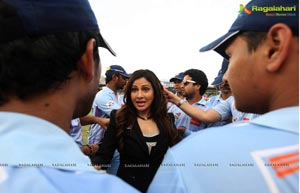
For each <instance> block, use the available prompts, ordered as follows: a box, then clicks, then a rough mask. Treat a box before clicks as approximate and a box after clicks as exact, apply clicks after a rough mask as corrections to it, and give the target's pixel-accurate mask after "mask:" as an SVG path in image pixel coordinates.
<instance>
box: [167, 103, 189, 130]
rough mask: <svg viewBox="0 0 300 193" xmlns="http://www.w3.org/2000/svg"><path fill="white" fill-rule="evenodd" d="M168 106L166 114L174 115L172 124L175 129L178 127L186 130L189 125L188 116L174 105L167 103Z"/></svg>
mask: <svg viewBox="0 0 300 193" xmlns="http://www.w3.org/2000/svg"><path fill="white" fill-rule="evenodd" d="M168 104H170V105H169V109H168V113H172V114H173V115H174V117H175V122H174V124H175V126H176V128H178V127H185V128H188V127H189V125H190V117H189V116H188V115H186V114H185V112H183V111H182V110H181V109H180V108H179V107H177V106H176V105H174V104H172V103H168Z"/></svg>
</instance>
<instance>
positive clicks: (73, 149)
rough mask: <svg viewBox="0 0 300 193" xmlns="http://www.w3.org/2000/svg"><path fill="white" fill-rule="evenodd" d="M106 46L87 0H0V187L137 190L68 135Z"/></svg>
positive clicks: (87, 102) (37, 191)
mask: <svg viewBox="0 0 300 193" xmlns="http://www.w3.org/2000/svg"><path fill="white" fill-rule="evenodd" d="M98 47H103V48H106V49H108V50H109V51H110V52H111V53H112V54H114V52H113V50H112V49H111V48H110V47H109V45H108V44H107V43H106V41H105V40H104V39H103V37H102V36H101V34H100V32H99V26H98V24H97V20H96V18H95V15H94V13H93V11H92V9H91V7H90V5H89V2H88V1H87V0H26V1H25V0H1V1H0V74H1V75H0V154H1V158H0V166H1V167H0V192H1V193H11V192H14V193H23V192H30V193H41V192H51V193H58V192H59V193H63V192H65V193H67V192H68V193H69V192H72V193H76V192H77V193H79V192H88V193H92V192H95V193H96V192H99V191H100V192H114V193H115V192H136V190H135V189H133V188H132V187H130V186H129V185H127V184H126V183H124V182H123V181H122V180H120V179H118V178H116V177H115V176H110V175H106V174H101V173H99V172H98V171H96V170H95V169H94V168H93V167H92V165H91V163H90V160H89V158H88V157H86V156H85V155H84V154H83V153H82V152H81V151H80V149H79V148H78V146H77V145H76V143H75V142H74V140H73V139H72V138H71V137H70V136H69V134H68V133H69V130H70V122H71V119H73V118H76V117H82V116H84V115H86V114H87V113H89V111H90V109H91V105H92V102H93V99H94V96H95V94H96V92H97V88H98V82H99V78H100V74H101V63H100V57H99V53H98Z"/></svg>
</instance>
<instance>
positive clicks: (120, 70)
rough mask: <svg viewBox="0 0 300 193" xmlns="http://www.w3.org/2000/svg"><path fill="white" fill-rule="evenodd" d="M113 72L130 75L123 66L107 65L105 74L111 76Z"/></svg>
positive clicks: (127, 76)
mask: <svg viewBox="0 0 300 193" xmlns="http://www.w3.org/2000/svg"><path fill="white" fill-rule="evenodd" d="M113 74H121V75H122V76H125V77H126V78H129V77H130V74H127V72H126V71H125V70H124V68H123V67H122V66H119V65H111V66H108V67H107V69H106V72H105V76H112V75H113Z"/></svg>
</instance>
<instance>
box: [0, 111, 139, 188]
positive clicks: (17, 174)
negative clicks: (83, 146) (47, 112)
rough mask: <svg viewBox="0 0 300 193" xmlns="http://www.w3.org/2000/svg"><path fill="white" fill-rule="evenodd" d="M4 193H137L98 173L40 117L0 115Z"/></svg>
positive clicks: (0, 182)
mask: <svg viewBox="0 0 300 193" xmlns="http://www.w3.org/2000/svg"><path fill="white" fill-rule="evenodd" d="M0 155H1V156H0V192H1V193H24V192H28V193H41V192H43V193H82V192H85V193H96V192H106V193H107V192H111V193H116V192H137V191H136V190H135V189H134V188H132V187H131V186H129V185H128V184H126V183H125V182H123V181H122V180H121V179H119V178H117V177H115V176H112V175H108V174H104V173H103V172H99V171H96V170H95V169H93V167H92V166H91V163H90V160H89V158H88V157H86V156H84V155H83V153H82V152H81V151H80V149H79V148H78V146H77V145H76V143H75V142H74V140H73V139H72V138H71V137H70V136H69V135H68V133H66V132H65V131H63V130H62V129H60V128H59V127H57V126H56V125H54V124H52V123H50V122H48V121H45V120H43V119H39V118H37V117H33V116H29V115H25V114H19V113H10V112H0Z"/></svg>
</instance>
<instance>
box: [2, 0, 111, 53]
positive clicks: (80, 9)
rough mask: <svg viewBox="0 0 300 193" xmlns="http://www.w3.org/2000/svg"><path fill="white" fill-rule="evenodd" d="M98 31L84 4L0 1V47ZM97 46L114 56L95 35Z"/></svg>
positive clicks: (80, 1)
mask: <svg viewBox="0 0 300 193" xmlns="http://www.w3.org/2000/svg"><path fill="white" fill-rule="evenodd" d="M86 30H99V26H98V23H97V19H96V17H95V15H94V12H93V11H92V9H91V7H90V4H89V2H88V0H2V1H0V44H3V43H8V42H10V41H13V40H16V39H20V38H24V37H27V36H29V37H38V36H44V35H50V34H58V33H61V32H76V31H86ZM98 40H99V46H100V47H103V48H106V49H107V50H109V51H110V52H111V54H113V55H114V56H115V55H116V54H115V52H114V51H113V50H112V48H111V47H110V46H109V44H108V43H107V42H106V41H105V39H104V38H103V37H102V35H101V34H100V33H99V37H98Z"/></svg>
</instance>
